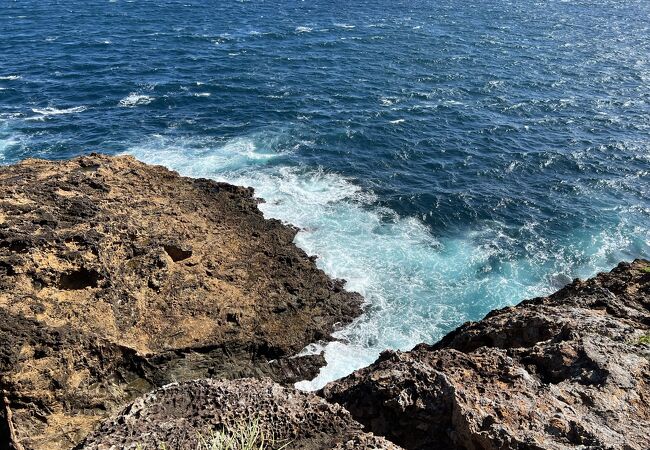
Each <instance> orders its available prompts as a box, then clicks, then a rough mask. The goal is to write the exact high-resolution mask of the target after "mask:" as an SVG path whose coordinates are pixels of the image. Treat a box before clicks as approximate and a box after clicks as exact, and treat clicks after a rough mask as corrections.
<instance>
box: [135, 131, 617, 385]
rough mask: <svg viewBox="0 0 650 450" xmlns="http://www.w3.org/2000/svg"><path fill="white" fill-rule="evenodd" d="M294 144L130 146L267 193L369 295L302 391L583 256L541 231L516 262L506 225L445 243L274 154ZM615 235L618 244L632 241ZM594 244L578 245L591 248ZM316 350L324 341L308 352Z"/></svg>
mask: <svg viewBox="0 0 650 450" xmlns="http://www.w3.org/2000/svg"><path fill="white" fill-rule="evenodd" d="M283 145H284V143H283V141H282V138H281V137H278V135H277V134H259V135H256V136H250V137H242V138H237V139H233V140H230V141H228V142H226V143H224V144H219V145H215V144H214V143H213V142H209V141H196V140H173V139H168V138H165V137H162V136H157V137H154V138H153V139H151V140H150V141H149V142H148V143H147V144H146V145H143V146H134V147H132V148H131V149H130V150H129V153H131V154H133V155H135V156H136V157H138V158H140V159H142V160H144V161H146V162H150V163H156V164H163V165H166V166H168V167H171V168H173V169H175V170H177V171H179V172H180V173H182V174H184V175H189V176H195V177H198V176H201V177H210V178H213V179H217V180H220V181H227V182H231V183H235V184H240V185H247V186H252V187H254V188H255V190H256V195H257V196H259V197H261V198H263V199H265V203H262V204H261V205H260V209H261V210H262V211H263V212H264V214H265V216H267V217H274V218H278V219H280V220H283V221H285V222H288V223H291V224H293V225H295V226H297V227H299V228H300V229H301V231H300V232H299V233H298V235H297V236H296V240H295V242H296V244H297V245H298V246H299V247H301V248H302V249H304V250H305V251H306V252H307V253H308V254H311V255H317V256H318V260H317V264H318V266H319V267H320V268H322V269H323V270H324V271H325V272H326V273H327V274H328V275H330V276H332V277H336V278H343V279H346V280H347V285H346V287H347V289H349V290H352V291H356V292H359V293H361V294H362V295H363V296H364V298H365V299H366V301H367V304H368V305H367V310H366V313H365V314H364V315H363V316H362V317H360V318H358V319H356V320H355V321H354V322H353V323H352V324H351V325H349V326H347V327H345V328H344V329H342V330H340V331H338V332H337V333H336V334H335V337H336V338H338V339H339V341H336V342H332V343H328V344H326V345H325V346H324V347H323V349H324V351H325V358H326V360H327V365H326V366H325V367H324V368H323V369H321V372H320V374H319V375H318V377H317V378H316V379H314V380H307V381H303V382H300V383H298V384H297V387H299V388H300V389H305V390H312V389H318V388H320V387H321V386H323V385H324V384H325V383H327V382H329V381H331V380H334V379H336V378H340V377H342V376H345V375H347V374H349V373H350V372H352V371H353V370H355V369H357V368H360V367H363V366H365V365H367V364H369V363H371V362H372V361H373V360H374V359H376V357H377V356H378V355H379V353H380V352H381V351H383V350H385V349H388V348H392V349H402V350H407V349H410V348H412V347H413V346H414V345H415V344H418V343H420V342H434V341H436V340H438V339H439V338H441V337H442V336H443V335H444V334H445V333H446V332H448V331H449V330H450V329H451V328H453V327H454V326H456V325H459V324H460V323H462V322H464V321H466V320H472V319H477V318H479V317H482V316H483V315H484V314H486V313H487V312H488V311H490V310H491V309H494V308H496V307H502V306H504V304H507V303H513V302H516V301H519V300H522V299H524V298H529V297H533V296H536V295H541V294H546V293H548V292H549V291H550V290H551V289H552V286H551V285H550V283H549V281H548V279H547V278H545V277H546V276H547V274H555V275H554V276H556V277H557V279H558V280H560V281H561V280H564V279H566V278H568V277H567V275H566V274H567V273H569V274H572V272H571V270H572V264H573V265H574V263H573V262H571V261H570V260H569V259H568V258H563V257H562V256H561V255H553V254H552V251H553V246H552V245H550V244H548V243H545V242H543V240H542V239H538V240H536V242H538V244H539V245H540V246H545V250H544V251H542V253H543V254H541V255H539V256H535V257H534V260H532V261H529V260H517V259H516V257H515V256H513V255H512V254H510V253H508V252H511V251H512V250H509V248H511V247H512V246H513V244H514V243H513V242H512V239H511V238H509V237H508V236H507V235H506V234H505V233H503V232H501V231H500V229H501V228H502V227H503V226H504V225H503V224H494V225H493V227H489V228H487V229H485V230H482V231H476V232H471V233H468V234H467V235H465V236H461V237H459V238H455V239H444V240H441V241H438V240H436V239H435V238H434V236H432V235H431V233H430V232H429V229H428V228H427V227H426V226H425V225H424V224H423V223H422V222H420V221H419V220H417V219H414V218H400V217H398V216H397V215H396V214H395V212H394V211H391V210H389V209H385V208H379V207H376V206H373V202H374V197H373V196H372V195H371V194H369V193H367V192H364V191H363V190H362V189H361V188H360V187H359V186H357V185H355V184H354V183H352V182H351V181H350V180H348V179H346V178H344V177H342V176H340V175H338V174H334V173H330V172H326V171H324V170H305V169H303V168H300V167H291V166H286V165H282V164H275V161H276V160H277V158H278V157H279V156H283V155H284V156H286V153H281V152H278V151H277V150H276V149H277V148H282V147H283ZM533 228H534V227H532V226H531V229H533ZM533 231H534V230H533ZM531 233H532V234H531V235H534V233H533V232H531ZM608 236H609V235H608ZM616 239H618V237H616V236H615V241H616V242H607V245H608V246H613V247H616V246H618V245H623V244H624V242H623V243H621V242H620V239H618V240H616ZM605 241H606V239H605V238H602V239H598V242H596V243H593V244H591V245H598V244H599V243H601V242H605ZM589 244H590V243H589V242H588V241H586V242H583V243H579V244H578V245H579V246H580V247H581V249H582V250H585V249H584V247H585V246H587V247H588V246H589ZM581 249H575V248H574V249H571V250H570V251H571V252H572V253H574V254H575V253H577V252H579V251H581ZM587 251H591V250H588V249H587ZM609 256H610V257H611V256H612V255H611V254H610V255H609ZM603 258H605V257H604V256H599V257H597V258H596V261H595V263H596V264H597V265H601V264H604V266H601V267H599V269H602V268H605V267H607V265H606V263H605V262H604V261H603ZM589 270H590V271H591V270H592V268H589ZM591 273H593V272H591ZM589 274H590V273H588V274H587V275H589ZM579 275H581V274H579ZM314 349H316V350H318V349H319V347H318V346H311V347H310V349H308V350H306V351H310V350H311V351H314Z"/></svg>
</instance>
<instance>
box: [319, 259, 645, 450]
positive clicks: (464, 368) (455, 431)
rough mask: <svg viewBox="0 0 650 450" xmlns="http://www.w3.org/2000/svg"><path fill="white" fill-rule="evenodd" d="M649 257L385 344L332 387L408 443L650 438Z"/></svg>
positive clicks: (581, 442) (462, 445)
mask: <svg viewBox="0 0 650 450" xmlns="http://www.w3.org/2000/svg"><path fill="white" fill-rule="evenodd" d="M649 359H650V263H649V262H648V261H644V260H637V261H635V262H634V263H632V264H627V263H622V264H620V265H619V266H618V267H617V268H615V269H614V270H613V271H612V272H611V273H608V274H599V275H598V276H596V277H595V278H593V279H590V280H587V281H580V280H576V281H574V282H573V283H572V284H570V285H568V286H566V287H565V288H563V289H562V290H560V291H558V292H557V293H555V294H553V295H551V296H550V297H545V298H536V299H533V300H529V301H525V302H523V303H521V304H519V305H517V306H515V307H510V308H505V309H501V310H498V311H494V312H492V313H490V314H489V315H488V316H487V317H486V318H485V319H483V320H481V321H480V322H476V323H472V322H470V323H467V324H465V325H463V326H461V327H460V328H458V329H457V330H456V331H454V332H452V333H450V334H449V335H447V336H446V337H445V338H444V339H443V340H442V341H441V342H439V343H438V344H436V345H433V346H431V345H423V344H421V345H419V346H417V347H416V348H414V349H413V350H412V351H410V352H406V353H400V352H386V353H384V354H383V355H382V356H381V357H380V358H379V359H378V360H377V361H376V362H375V363H374V364H373V365H372V366H370V367H368V368H365V369H361V370H359V371H357V372H356V373H354V374H352V375H351V376H349V377H347V378H345V379H343V380H340V381H336V382H333V383H331V384H329V385H327V386H326V387H325V388H324V389H323V390H322V392H321V394H322V395H323V396H324V397H325V398H326V399H328V400H330V401H333V402H337V403H339V404H341V405H343V406H345V407H346V408H347V409H348V410H349V411H350V412H351V413H352V415H353V417H355V419H357V420H358V421H359V422H361V423H363V424H365V425H366V426H367V427H368V429H369V430H370V431H373V432H374V433H375V434H378V435H382V436H385V437H387V438H388V439H390V440H391V441H393V442H395V443H397V444H399V445H401V446H403V447H404V448H406V449H409V450H411V449H413V450H414V449H468V450H469V449H472V450H474V449H495V450H496V449H567V448H576V449H577V448H580V449H587V448H589V449H626V450H631V449H638V450H644V449H648V448H650V431H649V430H650V387H649V383H650V360H649Z"/></svg>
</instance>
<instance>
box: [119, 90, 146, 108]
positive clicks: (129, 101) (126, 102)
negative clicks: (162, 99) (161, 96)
mask: <svg viewBox="0 0 650 450" xmlns="http://www.w3.org/2000/svg"><path fill="white" fill-rule="evenodd" d="M152 101H154V98H153V97H151V96H149V95H144V94H138V93H137V92H131V93H130V94H129V95H127V96H126V97H124V98H123V99H122V100H120V103H119V105H120V106H121V107H123V108H133V107H136V106H140V105H148V104H149V103H151V102H152Z"/></svg>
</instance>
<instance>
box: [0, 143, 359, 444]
mask: <svg viewBox="0 0 650 450" xmlns="http://www.w3.org/2000/svg"><path fill="white" fill-rule="evenodd" d="M295 233H296V230H295V229H292V228H291V227H288V226H285V225H283V224H281V223H280V222H279V221H276V220H266V219H264V218H263V216H262V214H261V212H260V211H259V209H258V208H257V202H256V200H255V199H254V197H253V191H252V189H248V188H242V187H235V186H231V185H228V184H224V183H217V182H214V181H210V180H206V179H190V178H183V177H180V176H179V175H178V174H176V173H175V172H172V171H169V170H167V169H165V168H163V167H158V166H149V165H146V164H143V163H140V162H138V161H136V160H135V159H133V158H132V157H128V156H122V157H108V156H101V155H90V156H86V157H81V158H77V159H74V160H71V161H66V162H51V161H43V160H26V161H24V162H22V163H20V164H17V165H14V166H5V167H0V342H1V343H2V345H1V346H0V397H1V398H0V449H6V448H16V449H64V448H71V447H72V446H74V445H76V444H77V443H78V442H80V441H81V439H83V437H84V436H86V435H87V434H88V433H89V432H90V431H91V430H92V429H93V428H94V427H95V426H96V425H97V423H98V422H99V421H101V420H102V419H103V418H105V417H108V416H110V415H111V414H112V413H114V412H116V411H117V410H119V408H121V407H123V406H124V405H125V404H127V403H128V402H130V401H132V400H133V399H135V398H136V397H137V396H139V395H141V394H143V393H145V392H148V391H150V390H151V389H154V388H156V387H159V386H162V385H165V384H168V383H170V382H174V381H183V380H188V379H195V378H205V377H215V378H239V377H245V376H270V377H272V378H273V379H274V380H276V381H279V382H285V383H289V382H293V381H296V380H299V379H304V378H308V377H310V376H313V375H314V374H315V372H316V371H317V369H318V368H319V366H321V365H322V364H323V358H322V357H319V356H311V357H306V358H291V357H292V356H293V355H295V354H296V353H298V352H299V351H300V350H301V349H302V348H304V347H305V346H306V345H307V344H309V343H310V342H314V341H317V340H320V339H327V338H328V336H329V335H330V333H331V332H332V331H333V329H334V327H335V326H336V325H337V324H338V323H345V322H347V321H349V320H351V319H352V318H353V317H354V316H356V315H357V314H359V312H360V306H359V305H360V303H361V299H360V297H359V296H358V295H356V294H350V293H348V292H345V290H344V289H343V283H342V282H341V281H336V280H334V281H333V280H330V279H328V278H327V276H326V275H325V274H324V273H323V272H322V271H321V270H319V269H317V268H316V266H315V263H314V261H313V259H310V258H308V257H307V255H306V254H305V253H304V252H303V251H301V250H300V249H298V248H297V247H296V246H295V245H294V244H293V243H292V242H293V238H294V236H295Z"/></svg>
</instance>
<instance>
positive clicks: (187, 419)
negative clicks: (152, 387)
mask: <svg viewBox="0 0 650 450" xmlns="http://www.w3.org/2000/svg"><path fill="white" fill-rule="evenodd" d="M241 427H243V428H245V429H248V430H251V429H253V428H254V429H256V430H258V431H256V432H255V433H254V434H255V435H257V436H260V437H262V436H263V437H264V441H265V442H266V443H268V444H269V447H268V448H286V449H303V450H321V449H322V450H327V449H347V448H355V449H359V448H365V449H386V450H399V447H397V446H396V445H394V444H391V443H390V442H388V441H386V440H385V439H383V438H380V437H376V436H373V435H372V434H369V433H364V432H363V427H362V426H361V425H360V424H359V423H358V422H356V421H354V419H352V418H351V417H350V413H348V412H347V411H346V410H345V409H344V408H342V407H341V406H339V405H333V404H329V403H327V402H326V401H325V400H323V399H322V398H320V397H317V396H316V395H313V394H307V393H304V392H298V391H296V390H294V389H292V388H285V387H282V386H280V385H278V384H276V383H273V382H272V381H271V380H270V379H268V378H266V379H259V380H258V379H242V380H234V381H223V380H220V381H217V380H205V379H204V380H196V381H187V382H184V383H175V384H171V385H168V386H165V387H163V388H161V389H158V390H156V391H153V392H152V393H150V394H147V395H144V396H143V397H141V398H138V399H137V400H136V401H135V402H133V403H132V404H131V405H129V406H127V407H126V408H125V409H124V410H123V411H121V413H120V414H118V415H117V416H116V417H114V418H113V419H111V420H107V421H105V422H103V423H102V424H101V426H100V427H99V428H98V429H97V430H96V431H95V432H94V433H93V434H91V435H90V436H88V437H87V438H86V440H85V441H84V442H83V444H81V445H80V446H79V447H78V448H79V450H81V449H84V450H105V449H110V448H115V449H117V448H119V449H135V448H142V449H144V450H146V449H158V448H160V446H161V445H164V446H165V447H166V448H169V449H192V448H196V446H197V444H198V443H199V442H200V440H201V439H204V440H207V441H209V440H210V437H211V436H212V435H214V433H215V432H219V431H222V430H233V429H234V430H236V429H238V428H241ZM258 445H259V441H258Z"/></svg>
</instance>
